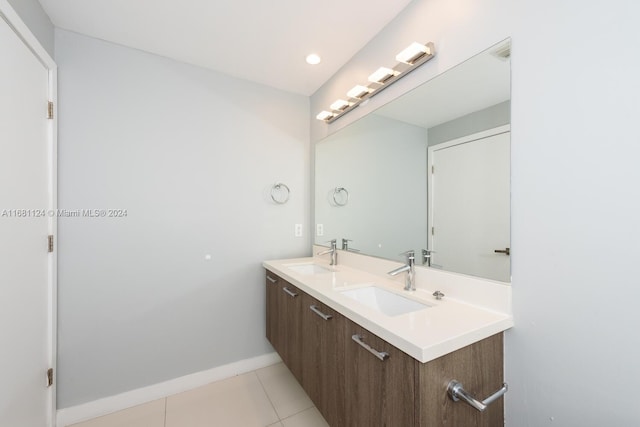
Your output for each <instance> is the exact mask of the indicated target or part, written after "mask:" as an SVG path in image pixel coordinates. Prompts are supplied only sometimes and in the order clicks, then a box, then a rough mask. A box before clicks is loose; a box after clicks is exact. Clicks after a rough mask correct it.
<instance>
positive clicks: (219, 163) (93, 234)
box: [56, 30, 311, 408]
mask: <svg viewBox="0 0 640 427" xmlns="http://www.w3.org/2000/svg"><path fill="white" fill-rule="evenodd" d="M56 61H57V63H58V66H59V93H60V96H59V126H60V136H59V171H60V173H59V175H60V176H59V207H60V208H61V209H110V208H118V209H127V210H128V215H127V217H126V218H60V221H59V236H60V238H59V281H58V285H59V309H58V314H59V320H58V325H59V341H58V345H59V348H58V352H59V358H58V363H59V365H58V367H59V375H58V378H59V384H58V407H59V408H65V407H69V406H73V405H76V404H79V403H82V402H86V401H91V400H94V399H97V398H101V397H105V396H110V395H114V394H117V393H120V392H124V391H127V390H131V389H135V388H139V387H142V386H146V385H150V384H155V383H158V382H160V381H164V380H168V379H172V378H176V377H179V376H182V375H185V374H189V373H193V372H197V371H201V370H205V369H209V368H213V367H216V366H219V365H223V364H226V363H229V362H234V361H238V360H242V359H245V358H250V357H254V356H257V355H261V354H266V353H270V352H272V351H273V350H272V348H271V347H270V345H269V344H268V342H267V341H266V339H265V337H264V305H265V301H264V289H263V283H264V276H263V274H264V272H263V270H262V268H261V262H262V261H263V260H265V259H273V258H284V257H294V256H307V255H310V249H309V248H310V245H311V241H310V238H309V235H308V230H309V224H308V218H309V216H310V214H309V208H308V207H309V205H310V200H309V197H308V195H309V193H310V189H309V178H308V177H309V156H310V154H309V119H308V116H309V106H308V102H309V100H308V98H307V97H302V96H298V95H293V94H290V93H286V92H283V91H279V90H275V89H271V88H268V87H265V86H261V85H258V84H252V83H249V82H246V81H243V80H238V79H234V78H231V77H228V76H225V75H222V74H219V73H215V72H212V71H207V70H204V69H200V68H197V67H193V66H189V65H185V64H182V63H178V62H174V61H171V60H168V59H165V58H161V57H158V56H154V55H151V54H146V53H143V52H140V51H138V50H133V49H128V48H124V47H121V46H117V45H113V44H109V43H106V42H103V41H99V40H96V39H92V38H88V37H84V36H80V35H77V34H74V33H70V32H66V31H62V30H56ZM276 181H282V182H284V183H285V184H287V185H288V186H289V187H290V188H291V192H292V193H291V199H290V201H289V203H287V204H285V205H275V204H274V203H273V202H271V199H270V198H269V189H270V187H271V185H272V184H273V183H274V182H276ZM295 223H302V224H304V229H305V237H302V238H296V237H294V224H295ZM207 254H209V255H211V258H212V259H211V260H206V259H205V256H206V255H207Z"/></svg>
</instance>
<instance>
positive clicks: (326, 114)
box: [316, 111, 333, 120]
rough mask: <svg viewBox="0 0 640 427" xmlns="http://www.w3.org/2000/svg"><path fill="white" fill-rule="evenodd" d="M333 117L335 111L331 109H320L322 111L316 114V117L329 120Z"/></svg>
mask: <svg viewBox="0 0 640 427" xmlns="http://www.w3.org/2000/svg"><path fill="white" fill-rule="evenodd" d="M331 117H333V113H330V112H329V111H320V113H319V114H318V115H317V116H316V119H318V120H329V119H330V118H331Z"/></svg>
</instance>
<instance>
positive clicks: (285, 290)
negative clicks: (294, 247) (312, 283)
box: [275, 278, 302, 382]
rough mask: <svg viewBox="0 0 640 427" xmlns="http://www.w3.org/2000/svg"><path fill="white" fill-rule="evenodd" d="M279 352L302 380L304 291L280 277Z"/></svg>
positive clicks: (277, 292)
mask: <svg viewBox="0 0 640 427" xmlns="http://www.w3.org/2000/svg"><path fill="white" fill-rule="evenodd" d="M275 297H276V303H275V306H276V308H277V310H278V315H277V329H278V335H279V337H278V343H279V344H278V345H279V347H280V349H276V350H278V353H279V354H280V357H282V360H283V361H284V363H285V365H287V367H288V368H289V370H290V371H291V373H292V374H293V375H294V376H295V377H296V379H297V380H298V382H302V327H301V316H302V313H301V311H302V292H301V291H300V290H298V288H296V287H295V286H293V285H292V284H291V283H289V282H287V281H285V280H284V279H282V278H280V279H279V281H278V286H277V288H276V295H275Z"/></svg>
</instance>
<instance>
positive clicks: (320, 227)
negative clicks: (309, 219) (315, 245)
mask: <svg viewBox="0 0 640 427" xmlns="http://www.w3.org/2000/svg"><path fill="white" fill-rule="evenodd" d="M316 236H324V226H323V225H322V224H316Z"/></svg>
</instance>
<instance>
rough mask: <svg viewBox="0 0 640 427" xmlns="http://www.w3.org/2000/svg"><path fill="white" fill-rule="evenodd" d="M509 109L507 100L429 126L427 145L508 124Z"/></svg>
mask: <svg viewBox="0 0 640 427" xmlns="http://www.w3.org/2000/svg"><path fill="white" fill-rule="evenodd" d="M510 109H511V105H510V103H509V101H505V102H501V103H500V104H496V105H492V106H491V107H488V108H484V109H482V110H479V111H474V112H473V113H470V114H467V115H465V116H462V117H458V118H457V119H453V120H451V121H448V122H445V123H441V124H439V125H436V126H433V127H430V128H429V129H428V130H427V135H428V137H429V145H430V146H431V145H437V144H441V143H443V142H447V141H451V140H452V139H456V138H461V137H463V136H466V135H471V134H474V133H477V132H482V131H483V130H488V129H493V128H495V127H498V126H503V125H508V124H509V123H510V120H511V117H510V114H509V113H510Z"/></svg>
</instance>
